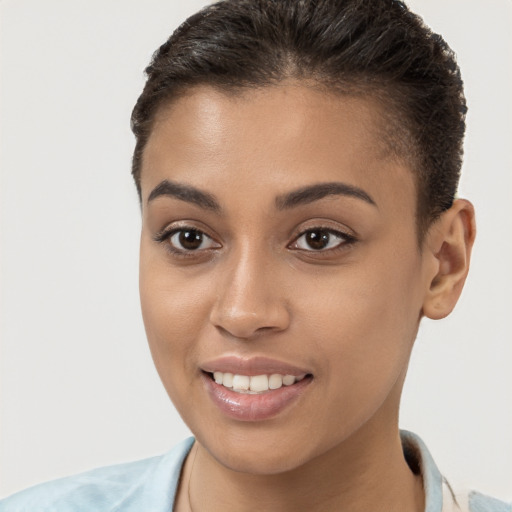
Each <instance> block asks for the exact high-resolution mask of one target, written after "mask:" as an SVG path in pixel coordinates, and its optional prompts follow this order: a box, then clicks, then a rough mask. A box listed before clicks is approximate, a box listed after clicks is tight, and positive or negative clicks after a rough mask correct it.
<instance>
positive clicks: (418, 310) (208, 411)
mask: <svg viewBox="0 0 512 512" xmlns="http://www.w3.org/2000/svg"><path fill="white" fill-rule="evenodd" d="M382 119H383V116H382V110H381V107H380V106H379V105H378V104H377V103H375V102H374V101H373V100H372V99H370V98H353V97H343V96H339V95H329V94H326V93H325V92H323V93H321V92H320V91H318V90H315V89H314V88H311V87H307V86H305V85H303V84H301V83H294V82H285V83H282V84H280V85H278V86H271V87H265V88H262V89H259V90H249V91H245V92H243V93H239V94H236V95H235V94H227V93H223V92H219V91H217V90H215V89H213V88H210V87H206V86H204V87H196V88H194V89H192V90H191V91H190V92H189V94H187V95H186V96H183V97H181V98H180V99H178V100H177V101H175V102H174V103H173V104H172V105H171V106H168V107H166V108H163V109H162V110H161V111H160V112H159V114H158V116H157V119H156V122H155V125H154V128H153V131H152V134H151V136H150V138H149V141H148V144H147V147H146V149H145V152H144V157H143V166H142V175H141V187H142V205H143V207H142V218H143V222H142V235H141V258H140V292H141V302H142V311H143V317H144V323H145V327H146V332H147V337H148V340H149V345H150V349H151V352H152V356H153V359H154V361H155V365H156V368H157V370H158V372H159V375H160V377H161V379H162V382H163V384H164V386H165V388H166V390H167V392H168V394H169V396H170V398H171V399H172V401H173V403H174V405H175V406H176V408H177V409H178V411H179V412H180V414H181V415H182V417H183V419H184V421H185V422H186V423H187V425H188V426H189V428H190V429H191V431H192V432H193V433H194V435H195V436H196V439H197V441H196V444H195V447H194V449H193V451H192V452H193V455H192V456H189V458H188V460H187V462H186V464H185V467H184V470H183V474H182V478H181V484H180V487H179V492H178V497H177V501H176V503H175V510H178V511H182V510H191V509H193V510H196V511H197V510H201V511H207V512H208V511H217V510H219V511H220V510H222V512H226V511H230V510H237V511H246V510H247V511H249V510H254V507H255V503H257V504H258V509H260V510H266V511H277V510H279V511H288V510H290V511H291V510H308V511H315V510H350V511H351V512H357V511H359V510H361V511H362V510H375V511H379V510H387V511H389V510H410V511H421V510H423V509H424V495H423V490H422V486H421V481H420V478H419V477H418V476H416V475H414V474H413V473H412V472H411V470H410V469H409V467H408V466H407V464H406V462H405V460H404V457H403V454H402V449H401V444H400V439H399V432H398V408H399V402H400V394H401V390H402V386H403V381H404V378H405V375H406V371H407V365H408V361H409V357H410V353H411V349H412V347H413V343H414V339H415V337H416V333H417V329H418V325H419V321H420V319H421V317H422V316H424V315H426V316H429V317H431V318H442V317H444V316H446V315H447V314H448V313H449V312H450V311H451V309H452V308H453V307H454V305H455V303H456V301H457V299H458V296H459V294H460V292H461V290H462V286H463V283H464V279H465V277H466V274H467V270H468V265H469V255H470V251H471V246H472V243H473V239H474V214H473V209H472V206H471V204H470V203H468V202H467V201H463V200H457V201H456V202H455V203H454V205H453V207H452V208H451V209H450V210H449V211H447V212H445V214H444V215H443V216H442V217H441V219H439V220H438V221H437V222H436V223H435V224H434V225H433V227H432V228H431V230H430V231H429V233H428V234H427V236H426V238H425V240H424V243H423V246H422V247H421V248H420V247H418V243H417V234H416V224H415V216H414V214H415V210H416V190H415V181H414V176H413V173H412V172H411V170H410V169H409V167H408V165H407V163H405V162H403V161H401V160H400V159H398V158H395V157H393V156H392V155H390V154H389V153H388V152H387V151H386V148H384V147H383V146H382V145H381V142H380V141H381V140H382V137H379V133H382V132H381V130H385V126H384V125H383V123H382ZM164 180H169V181H172V182H176V183H180V184H183V185H187V186H191V187H195V188H196V189H199V190H201V191H203V192H205V193H207V194H209V195H210V196H213V197H214V198H215V200H216V201H217V203H218V204H219V206H220V208H221V212H215V211H212V210H210V209H206V208H203V207H201V206H198V205H197V204H193V203H191V202H189V201H188V200H184V199H183V198H182V199H179V198H176V197H172V196H169V195H160V196H158V197H156V198H155V199H153V200H151V201H149V202H148V197H149V196H150V194H151V191H152V190H154V189H155V187H157V186H158V185H159V184H160V183H162V182H163V181H164ZM332 182H342V183H344V184H348V185H350V186H352V187H358V188H359V189H362V190H363V191H364V192H365V193H366V194H367V195H368V196H369V197H371V199H372V200H373V202H374V204H371V203H370V202H368V201H365V200H363V199H361V198H358V197H353V196H347V195H344V194H333V195H328V196H326V197H323V198H321V199H319V200H316V201H311V202H309V203H308V204H300V205H298V206H296V207H292V208H287V209H285V210H283V209H279V208H278V207H277V206H276V198H278V197H280V196H282V195H284V194H288V193H290V192H292V191H295V190H297V189H299V188H301V187H307V186H310V185H315V184H318V183H332ZM184 226H187V227H192V228H195V229H197V230H200V231H201V232H203V233H205V235H206V236H205V238H203V241H204V243H203V245H202V246H201V247H200V248H199V249H196V250H188V251H185V250H184V249H183V247H181V249H180V246H179V245H177V244H176V240H177V238H178V237H177V236H175V237H173V238H172V239H171V238H166V239H164V240H160V241H155V237H156V236H158V234H159V233H161V232H162V230H164V229H167V228H169V227H175V228H179V227H184ZM308 229H309V230H313V229H316V230H317V232H318V229H323V233H324V234H325V233H328V232H329V230H330V232H331V235H328V237H329V236H330V243H331V245H333V248H330V249H325V250H313V249H312V248H311V247H310V246H308V245H307V243H306V239H305V237H304V236H303V233H304V232H305V231H306V230H308ZM332 232H339V233H345V234H348V235H349V237H344V236H343V235H341V234H340V235H336V236H335V235H333V234H332ZM350 237H353V239H354V241H352V238H350ZM178 242H179V240H178ZM173 244H174V245H173ZM173 248H174V251H176V249H178V251H181V252H179V253H176V252H172V250H173ZM169 249H171V250H169ZM224 355H238V356H241V357H247V358H248V357H252V356H267V357H271V358H275V359H279V360H281V361H286V362H288V363H290V364H293V365H296V366H299V367H303V368H307V369H308V371H309V372H310V373H311V374H312V375H313V379H312V381H311V383H310V384H309V385H308V387H307V388H306V390H305V391H304V393H303V394H302V395H301V396H300V397H299V398H298V400H296V401H295V402H294V403H293V404H292V405H291V406H289V407H287V408H286V409H285V410H283V411H281V412H280V413H279V414H278V415H277V416H276V417H273V418H270V419H268V420H264V421H257V422H250V421H249V422H246V421H237V420H234V419H232V418H227V417H226V416H225V415H224V414H223V413H222V412H220V411H219V409H218V408H217V407H216V406H215V405H214V404H213V403H212V402H211V400H210V398H209V396H208V395H207V393H206V392H205V389H204V386H203V384H202V380H201V375H202V374H201V370H200V367H201V365H202V364H203V363H204V362H205V361H207V360H211V359H213V358H216V357H220V356H224ZM189 496H190V502H191V503H189Z"/></svg>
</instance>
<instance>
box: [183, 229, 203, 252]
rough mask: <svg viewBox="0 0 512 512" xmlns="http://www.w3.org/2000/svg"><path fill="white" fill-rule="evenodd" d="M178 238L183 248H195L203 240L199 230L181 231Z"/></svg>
mask: <svg viewBox="0 0 512 512" xmlns="http://www.w3.org/2000/svg"><path fill="white" fill-rule="evenodd" d="M179 239H180V244H181V245H182V247H184V248H185V249H197V248H198V247H199V246H200V245H201V243H202V242H203V235H202V233H200V232H199V231H192V230H191V231H182V232H181V233H180V236H179Z"/></svg>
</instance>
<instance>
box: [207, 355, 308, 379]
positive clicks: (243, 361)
mask: <svg viewBox="0 0 512 512" xmlns="http://www.w3.org/2000/svg"><path fill="white" fill-rule="evenodd" d="M200 367H201V370H203V371H205V372H208V373H213V372H223V373H233V374H235V375H248V376H254V375H271V374H273V373H279V374H281V375H294V376H296V377H298V376H300V375H304V374H309V373H311V372H309V371H308V370H307V369H305V368H300V367H298V366H295V365H292V364H289V363H286V362H284V361H279V360H277V359H271V358H268V357H263V356H257V357H250V358H243V357H240V356H223V357H219V358H216V359H211V360H209V361H206V362H205V363H203V364H201V365H200Z"/></svg>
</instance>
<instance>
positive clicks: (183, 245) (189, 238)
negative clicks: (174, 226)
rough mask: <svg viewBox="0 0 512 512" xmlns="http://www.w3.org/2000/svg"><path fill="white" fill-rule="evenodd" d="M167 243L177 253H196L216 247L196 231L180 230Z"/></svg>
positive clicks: (210, 240) (201, 233)
mask: <svg viewBox="0 0 512 512" xmlns="http://www.w3.org/2000/svg"><path fill="white" fill-rule="evenodd" d="M169 243H170V244H171V245H172V246H173V247H174V248H175V249H176V250H179V251H197V250H199V249H211V248H212V247H216V244H215V242H214V241H213V240H212V239H211V238H210V237H209V236H208V235H205V234H204V233H203V232H202V231H199V230H197V229H180V230H177V231H175V232H174V233H173V234H172V235H171V236H170V237H169Z"/></svg>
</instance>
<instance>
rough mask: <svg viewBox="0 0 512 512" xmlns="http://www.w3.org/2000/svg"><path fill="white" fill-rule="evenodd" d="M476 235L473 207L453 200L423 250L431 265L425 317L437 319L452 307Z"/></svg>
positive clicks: (461, 284)
mask: <svg viewBox="0 0 512 512" xmlns="http://www.w3.org/2000/svg"><path fill="white" fill-rule="evenodd" d="M475 234H476V227H475V212H474V208H473V205H472V204H471V203H470V202H469V201H466V200H464V199H457V200H455V201H454V203H453V205H452V207H451V208H450V209H449V210H447V211H446V212H444V213H443V214H442V215H441V217H440V218H439V219H438V220H437V221H436V222H435V224H434V225H433V226H432V228H431V229H430V231H429V233H428V235H427V241H426V247H425V249H424V250H425V251H427V254H426V256H427V257H429V258H430V260H431V261H432V263H433V265H431V266H430V268H431V269H432V271H431V273H430V275H428V276H427V281H428V286H429V287H428V289H427V291H426V295H425V300H424V303H423V314H424V315H425V316H426V317H428V318H431V319H433V320H439V319H441V318H444V317H445V316H447V315H449V314H450V313H451V311H452V310H453V308H454V307H455V304H456V303H457V300H458V299H459V297H460V294H461V292H462V288H463V286H464V282H465V280H466V276H467V274H468V271H469V261H470V257H471V250H472V248H473V243H474V241H475Z"/></svg>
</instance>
